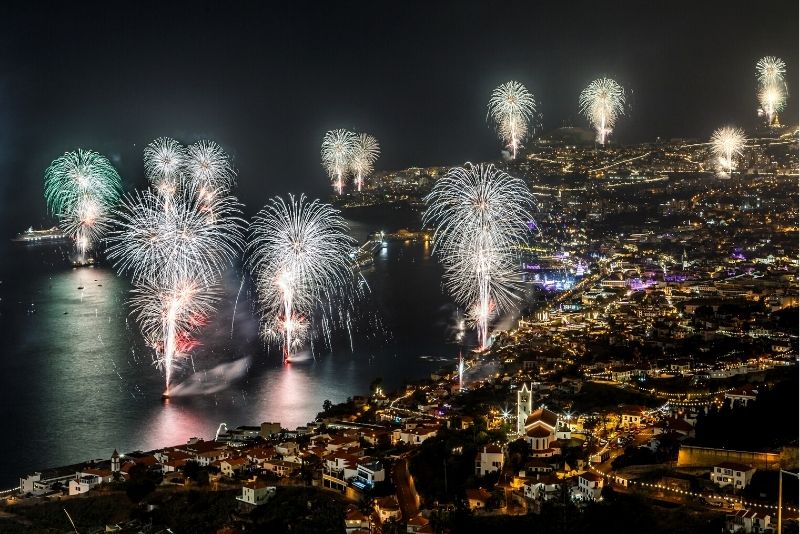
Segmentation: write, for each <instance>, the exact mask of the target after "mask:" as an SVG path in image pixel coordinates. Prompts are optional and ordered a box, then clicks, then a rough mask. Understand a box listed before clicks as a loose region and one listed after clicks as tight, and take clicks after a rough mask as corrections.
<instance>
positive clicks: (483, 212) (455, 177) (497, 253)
mask: <svg viewBox="0 0 800 534" xmlns="http://www.w3.org/2000/svg"><path fill="white" fill-rule="evenodd" d="M425 201H426V203H427V205H428V208H427V209H426V211H425V214H424V217H423V221H424V224H425V225H426V226H428V227H433V228H435V234H434V252H435V253H436V254H438V256H439V259H440V261H441V262H442V264H443V265H444V268H445V283H446V286H447V288H448V289H449V291H450V293H451V295H452V296H453V298H454V299H455V300H456V302H458V304H459V305H461V306H464V307H465V308H467V310H468V313H469V316H470V317H471V319H472V320H473V321H474V322H475V324H476V326H477V329H478V337H479V341H480V345H481V348H485V347H486V345H487V341H488V328H489V321H490V320H491V319H492V317H493V316H494V315H495V314H497V313H499V312H501V311H505V310H509V309H511V307H512V306H513V305H514V303H515V302H516V300H517V292H516V290H517V288H518V282H519V273H518V270H519V263H518V261H517V254H516V251H517V247H518V245H520V244H522V243H523V242H524V241H525V239H526V235H527V226H526V224H525V221H528V220H530V219H531V216H530V213H529V211H530V209H531V207H532V204H533V197H532V195H531V193H530V191H529V190H528V188H527V187H526V186H525V184H524V183H523V182H522V180H519V179H517V178H512V177H511V176H509V175H508V174H506V173H504V172H502V171H500V170H497V169H495V167H494V166H492V165H472V164H467V165H466V166H465V167H456V168H454V169H451V170H450V171H449V172H448V173H447V174H446V175H445V176H444V177H443V178H441V179H440V180H438V181H437V182H436V184H435V185H434V187H433V190H432V191H431V192H430V193H429V194H428V196H427V197H426V198H425Z"/></svg>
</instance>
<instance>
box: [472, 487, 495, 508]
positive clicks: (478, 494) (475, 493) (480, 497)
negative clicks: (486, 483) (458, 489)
mask: <svg viewBox="0 0 800 534" xmlns="http://www.w3.org/2000/svg"><path fill="white" fill-rule="evenodd" d="M466 493H467V505H469V509H470V510H482V509H484V508H486V504H487V503H488V502H489V499H490V498H491V494H490V493H489V492H488V491H486V490H485V489H483V488H478V489H468V490H467V492H466Z"/></svg>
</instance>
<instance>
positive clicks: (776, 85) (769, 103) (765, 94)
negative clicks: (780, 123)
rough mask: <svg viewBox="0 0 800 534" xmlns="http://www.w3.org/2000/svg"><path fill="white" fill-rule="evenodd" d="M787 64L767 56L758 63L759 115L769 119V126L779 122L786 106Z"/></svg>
mask: <svg viewBox="0 0 800 534" xmlns="http://www.w3.org/2000/svg"><path fill="white" fill-rule="evenodd" d="M785 74H786V64H785V63H784V62H783V60H781V59H780V58H777V57H773V56H766V57H763V58H761V59H760V60H759V61H758V63H756V76H757V78H758V82H759V90H758V103H759V106H760V109H759V113H760V114H763V115H764V116H765V117H766V119H767V125H770V126H771V125H772V124H773V121H775V120H777V116H778V113H779V112H780V111H783V108H784V106H785V105H786V93H787V89H786V81H785V79H784V75H785Z"/></svg>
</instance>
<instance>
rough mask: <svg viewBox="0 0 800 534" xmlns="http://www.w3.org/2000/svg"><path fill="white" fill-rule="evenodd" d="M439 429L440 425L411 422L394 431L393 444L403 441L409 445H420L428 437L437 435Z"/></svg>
mask: <svg viewBox="0 0 800 534" xmlns="http://www.w3.org/2000/svg"><path fill="white" fill-rule="evenodd" d="M438 431H439V427H438V426H430V425H414V424H409V425H406V428H404V429H396V430H394V431H393V432H392V444H396V443H398V442H400V441H402V442H403V443H407V444H409V445H419V444H420V443H422V442H423V441H425V440H426V439H428V438H432V437H434V436H436V433H437V432H438Z"/></svg>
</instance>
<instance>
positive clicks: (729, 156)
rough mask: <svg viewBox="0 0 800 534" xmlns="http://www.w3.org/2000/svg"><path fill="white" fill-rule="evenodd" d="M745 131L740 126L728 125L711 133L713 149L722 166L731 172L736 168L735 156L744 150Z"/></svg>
mask: <svg viewBox="0 0 800 534" xmlns="http://www.w3.org/2000/svg"><path fill="white" fill-rule="evenodd" d="M745 140H746V139H745V136H744V131H742V130H741V129H740V128H732V127H730V126H726V127H724V128H717V129H716V130H714V133H713V134H712V135H711V150H712V151H713V152H714V155H715V156H716V157H717V160H718V161H719V164H720V166H721V167H722V168H723V169H727V171H728V174H731V173H732V172H733V169H734V158H736V157H737V156H741V155H742V153H743V152H744V143H745Z"/></svg>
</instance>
